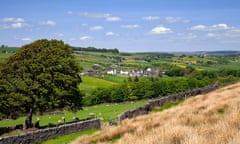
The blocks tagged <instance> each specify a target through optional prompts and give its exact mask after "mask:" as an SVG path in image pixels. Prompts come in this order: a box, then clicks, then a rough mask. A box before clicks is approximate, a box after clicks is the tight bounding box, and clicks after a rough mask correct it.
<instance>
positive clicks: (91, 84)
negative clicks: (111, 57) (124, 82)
mask: <svg viewBox="0 0 240 144" xmlns="http://www.w3.org/2000/svg"><path fill="white" fill-rule="evenodd" d="M81 78H82V83H81V84H80V86H79V87H80V90H81V91H83V92H85V93H90V92H91V91H93V90H94V89H96V88H106V87H110V86H113V85H116V84H117V83H116V82H112V81H108V80H104V79H101V78H96V77H91V76H82V77H81Z"/></svg>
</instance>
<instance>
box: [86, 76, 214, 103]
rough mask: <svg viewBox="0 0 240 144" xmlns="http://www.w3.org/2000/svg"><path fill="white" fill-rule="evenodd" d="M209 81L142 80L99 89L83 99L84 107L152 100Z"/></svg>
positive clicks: (208, 82)
mask: <svg viewBox="0 0 240 144" xmlns="http://www.w3.org/2000/svg"><path fill="white" fill-rule="evenodd" d="M210 83H211V81H209V80H208V79H204V80H197V79H195V78H176V79H172V78H171V79H167V78H165V79H156V80H153V79H152V78H142V79H140V80H137V81H135V80H134V81H128V82H124V83H122V84H120V85H117V86H113V87H109V88H99V89H96V90H95V91H93V92H92V94H91V95H90V96H85V97H84V98H83V103H84V105H94V104H99V103H105V102H107V103H111V102H123V101H133V100H141V99H151V98H156V97H159V96H165V95H168V94H173V93H179V92H184V91H187V90H191V89H194V88H198V87H203V86H206V85H208V84H210Z"/></svg>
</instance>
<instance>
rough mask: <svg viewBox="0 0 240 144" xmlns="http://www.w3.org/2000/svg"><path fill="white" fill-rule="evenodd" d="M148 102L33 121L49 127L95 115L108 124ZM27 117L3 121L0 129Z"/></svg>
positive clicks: (99, 108) (113, 105) (90, 108)
mask: <svg viewBox="0 0 240 144" xmlns="http://www.w3.org/2000/svg"><path fill="white" fill-rule="evenodd" d="M146 102H147V101H138V102H129V103H120V104H101V105H95V106H91V107H84V108H83V110H80V111H77V112H76V113H73V112H69V111H64V114H58V115H43V116H34V117H33V121H36V120H37V119H38V118H39V119H40V125H47V124H48V123H50V122H51V123H55V124H58V121H59V120H61V121H62V118H63V117H64V118H65V120H66V121H72V119H73V117H78V118H80V119H83V118H87V117H89V116H90V115H91V114H95V116H96V117H98V118H100V119H101V120H102V121H103V122H108V121H109V120H113V119H116V117H117V116H118V115H119V114H120V113H122V112H124V111H126V110H129V109H134V108H136V107H139V106H143V105H145V104H146ZM24 120H25V117H20V118H19V119H16V120H2V121H0V127H6V126H14V125H17V124H23V123H24Z"/></svg>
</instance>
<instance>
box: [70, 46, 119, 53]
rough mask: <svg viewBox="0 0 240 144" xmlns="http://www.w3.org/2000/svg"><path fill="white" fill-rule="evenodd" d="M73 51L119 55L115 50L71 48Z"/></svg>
mask: <svg viewBox="0 0 240 144" xmlns="http://www.w3.org/2000/svg"><path fill="white" fill-rule="evenodd" d="M72 49H73V50H74V51H88V52H103V53H119V50H118V49H117V48H113V49H107V48H95V47H86V48H85V47H72Z"/></svg>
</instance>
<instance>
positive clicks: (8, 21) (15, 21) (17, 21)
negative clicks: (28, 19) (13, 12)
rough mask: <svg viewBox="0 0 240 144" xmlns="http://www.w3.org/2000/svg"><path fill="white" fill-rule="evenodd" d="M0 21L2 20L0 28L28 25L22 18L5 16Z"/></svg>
mask: <svg viewBox="0 0 240 144" xmlns="http://www.w3.org/2000/svg"><path fill="white" fill-rule="evenodd" d="M0 21H1V22H2V24H0V29H11V28H14V29H15V28H23V27H25V26H27V25H28V24H27V23H25V20H24V19H23V18H12V17H7V18H3V19H1V20H0Z"/></svg>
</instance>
